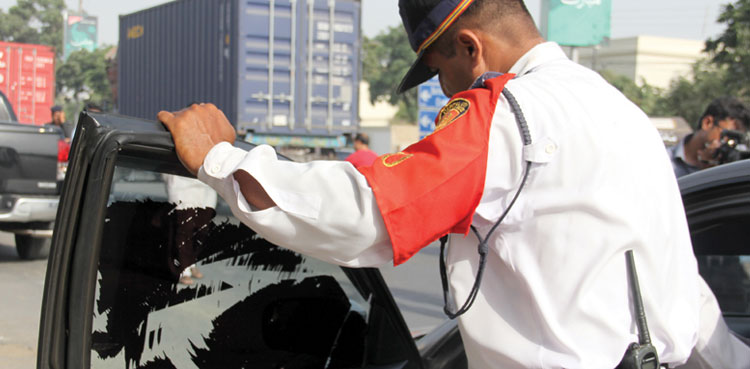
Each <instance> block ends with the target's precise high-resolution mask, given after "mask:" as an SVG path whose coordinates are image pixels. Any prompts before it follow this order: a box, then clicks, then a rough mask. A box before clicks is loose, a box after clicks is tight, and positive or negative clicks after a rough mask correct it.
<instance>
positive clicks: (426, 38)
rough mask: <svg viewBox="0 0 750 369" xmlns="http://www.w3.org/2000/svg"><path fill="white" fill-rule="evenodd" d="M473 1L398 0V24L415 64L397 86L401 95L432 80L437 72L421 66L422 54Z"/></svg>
mask: <svg viewBox="0 0 750 369" xmlns="http://www.w3.org/2000/svg"><path fill="white" fill-rule="evenodd" d="M473 2H474V0H399V2H398V7H399V13H400V14H401V21H402V22H403V23H404V28H405V29H406V34H407V36H408V37H409V44H411V48H412V50H414V52H416V53H417V60H415V61H414V63H413V64H412V65H411V68H409V71H408V72H406V76H404V79H402V80H401V83H400V84H399V86H398V90H397V92H398V93H403V92H405V91H407V90H409V89H411V88H412V87H414V86H417V85H419V84H420V83H422V82H424V81H427V80H428V79H430V78H432V77H434V76H435V75H436V74H437V72H435V71H432V70H430V68H428V67H427V66H425V65H424V64H422V56H424V53H425V50H427V48H428V47H429V46H430V45H432V44H433V43H434V42H435V40H437V39H438V38H439V37H440V36H441V35H442V34H443V33H445V30H447V29H448V28H450V26H451V25H452V24H453V23H454V22H455V21H456V19H458V17H459V16H461V14H463V12H464V11H466V9H468V8H469V6H470V5H471V4H472V3H473Z"/></svg>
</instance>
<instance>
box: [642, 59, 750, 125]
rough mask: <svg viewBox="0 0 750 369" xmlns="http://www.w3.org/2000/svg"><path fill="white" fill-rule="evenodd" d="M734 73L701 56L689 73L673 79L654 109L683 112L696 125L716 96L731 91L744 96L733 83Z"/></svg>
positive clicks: (658, 112) (661, 112)
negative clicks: (736, 89) (686, 75)
mask: <svg viewBox="0 0 750 369" xmlns="http://www.w3.org/2000/svg"><path fill="white" fill-rule="evenodd" d="M730 76H731V74H730V73H729V71H728V70H727V68H724V67H722V66H717V65H716V64H714V63H712V62H710V61H708V60H700V61H698V62H696V63H695V64H693V67H692V73H691V75H690V76H689V77H679V78H677V79H674V80H672V82H671V83H670V85H669V89H668V90H667V92H666V93H665V94H664V96H662V97H661V98H660V99H659V101H658V103H657V104H656V107H655V109H654V112H653V113H654V115H660V116H681V117H683V118H685V120H687V121H688V123H690V124H691V125H693V126H694V125H695V124H696V123H697V122H698V119H699V118H700V116H701V114H703V111H704V110H705V109H706V106H708V104H710V103H711V101H712V100H713V99H715V98H717V97H721V96H727V95H733V96H738V97H739V98H740V99H742V96H739V95H738V94H737V93H736V91H734V90H733V89H732V88H731V87H730V85H729V81H730V80H731V78H730ZM743 100H746V99H743Z"/></svg>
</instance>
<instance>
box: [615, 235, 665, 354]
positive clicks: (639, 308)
mask: <svg viewBox="0 0 750 369" xmlns="http://www.w3.org/2000/svg"><path fill="white" fill-rule="evenodd" d="M625 261H626V262H627V265H628V289H629V290H630V295H631V298H632V302H633V314H634V315H635V323H636V327H637V329H638V343H635V342H634V343H631V344H630V346H628V349H627V351H625V356H623V358H622V361H621V362H620V365H618V366H617V368H616V369H658V368H659V354H658V353H657V352H656V348H655V347H654V346H653V345H652V344H651V336H650V335H649V333H648V324H647V323H646V312H645V310H644V309H643V300H642V299H641V288H640V286H639V285H638V273H636V271H635V258H634V257H633V250H628V251H627V252H625Z"/></svg>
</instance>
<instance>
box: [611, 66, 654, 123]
mask: <svg viewBox="0 0 750 369" xmlns="http://www.w3.org/2000/svg"><path fill="white" fill-rule="evenodd" d="M599 74H601V75H602V77H604V79H606V80H607V82H609V83H610V84H611V85H612V86H614V87H615V88H616V89H618V90H620V92H622V94H623V95H625V97H627V98H628V99H629V100H630V101H632V102H633V103H634V104H636V105H638V106H639V107H640V108H641V110H643V111H644V112H645V113H646V114H648V115H652V114H653V113H654V112H655V110H657V106H658V105H659V102H660V99H661V94H662V90H661V89H659V88H657V87H654V86H651V85H649V84H648V83H645V82H644V83H643V84H642V85H640V86H639V85H638V84H636V83H635V82H634V81H633V80H632V79H630V78H628V77H626V76H623V75H621V74H617V73H615V72H612V71H610V70H603V71H600V72H599Z"/></svg>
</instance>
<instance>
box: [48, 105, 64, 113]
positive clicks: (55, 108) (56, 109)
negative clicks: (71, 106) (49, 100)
mask: <svg viewBox="0 0 750 369" xmlns="http://www.w3.org/2000/svg"><path fill="white" fill-rule="evenodd" d="M49 110H50V111H51V112H53V113H57V112H58V111H62V110H63V108H62V106H60V105H53V106H52V107H51V108H49Z"/></svg>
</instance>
